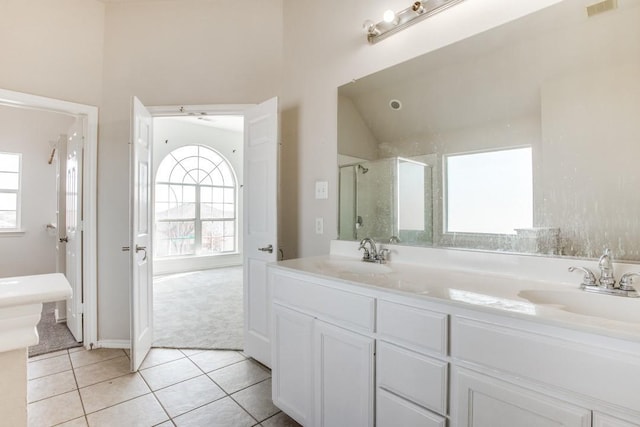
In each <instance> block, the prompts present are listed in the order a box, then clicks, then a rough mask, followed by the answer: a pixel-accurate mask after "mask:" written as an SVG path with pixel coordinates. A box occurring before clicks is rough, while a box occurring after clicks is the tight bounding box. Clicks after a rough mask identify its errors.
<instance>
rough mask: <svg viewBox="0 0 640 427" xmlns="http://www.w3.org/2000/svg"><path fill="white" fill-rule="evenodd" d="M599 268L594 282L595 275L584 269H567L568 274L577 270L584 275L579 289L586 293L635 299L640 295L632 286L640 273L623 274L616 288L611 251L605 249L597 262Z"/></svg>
mask: <svg viewBox="0 0 640 427" xmlns="http://www.w3.org/2000/svg"><path fill="white" fill-rule="evenodd" d="M598 267H599V268H600V278H599V279H597V280H596V276H595V274H593V272H592V271H591V270H589V269H588V268H586V267H569V272H573V271H576V270H579V271H581V272H583V273H584V277H583V278H582V283H581V284H580V289H583V290H585V291H587V292H596V293H600V294H608V295H617V296H623V297H632V298H637V297H639V296H640V293H638V291H636V289H635V288H634V286H633V283H632V281H633V277H635V276H639V277H640V273H625V274H623V275H622V277H621V278H620V283H618V285H617V286H616V279H615V276H614V274H613V262H612V260H611V251H610V250H609V249H605V251H604V253H603V254H602V256H601V257H600V259H599V260H598Z"/></svg>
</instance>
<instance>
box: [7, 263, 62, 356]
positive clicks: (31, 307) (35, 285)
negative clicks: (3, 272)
mask: <svg viewBox="0 0 640 427" xmlns="http://www.w3.org/2000/svg"><path fill="white" fill-rule="evenodd" d="M70 296H71V286H70V285H69V282H68V281H67V278H66V277H64V275H63V274H60V273H53V274H39V275H35V276H19V277H4V278H0V352H4V351H10V350H16V349H19V348H25V347H29V346H31V345H35V344H37V343H38V332H37V330H36V325H37V324H38V321H40V315H41V313H42V303H43V302H53V301H60V300H64V299H67V298H69V297H70Z"/></svg>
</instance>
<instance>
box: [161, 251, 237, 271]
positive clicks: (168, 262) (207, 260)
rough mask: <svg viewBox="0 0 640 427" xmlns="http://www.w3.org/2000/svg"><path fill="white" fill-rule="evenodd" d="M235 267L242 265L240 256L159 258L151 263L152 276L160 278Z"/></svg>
mask: <svg viewBox="0 0 640 427" xmlns="http://www.w3.org/2000/svg"><path fill="white" fill-rule="evenodd" d="M237 265H242V254H225V255H215V256H194V257H181V258H161V259H155V260H154V261H153V275H154V276H161V275H165V274H175V273H185V272H189V271H197V270H208V269H211V268H222V267H233V266H237Z"/></svg>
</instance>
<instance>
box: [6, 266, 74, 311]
mask: <svg viewBox="0 0 640 427" xmlns="http://www.w3.org/2000/svg"><path fill="white" fill-rule="evenodd" d="M70 296H71V286H70V285H69V282H68V281H67V278H66V277H65V276H64V275H63V274H61V273H52V274H38V275H34V276H17V277H5V278H0V309H1V308H5V307H11V306H20V305H27V304H39V303H43V302H52V301H60V300H63V299H67V298H69V297H70Z"/></svg>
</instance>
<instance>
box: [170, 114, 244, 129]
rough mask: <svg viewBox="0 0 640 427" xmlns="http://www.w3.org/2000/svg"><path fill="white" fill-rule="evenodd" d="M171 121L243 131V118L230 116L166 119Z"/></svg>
mask: <svg viewBox="0 0 640 427" xmlns="http://www.w3.org/2000/svg"><path fill="white" fill-rule="evenodd" d="M167 118H168V119H171V120H177V121H181V122H187V123H191V124H196V125H199V126H207V127H211V128H215V129H221V130H227V131H231V132H243V131H244V117H243V116H230V115H197V116H177V117H167Z"/></svg>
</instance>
